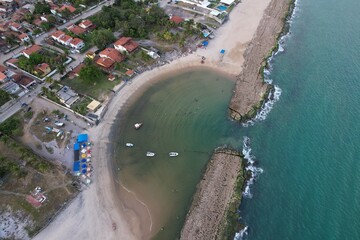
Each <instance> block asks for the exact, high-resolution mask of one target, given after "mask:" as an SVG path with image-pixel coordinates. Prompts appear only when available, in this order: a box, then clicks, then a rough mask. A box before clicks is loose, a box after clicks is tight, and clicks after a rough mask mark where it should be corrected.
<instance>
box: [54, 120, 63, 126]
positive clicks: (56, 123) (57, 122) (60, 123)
mask: <svg viewBox="0 0 360 240" xmlns="http://www.w3.org/2000/svg"><path fill="white" fill-rule="evenodd" d="M55 125H56V126H58V127H62V126H64V123H62V122H59V121H55Z"/></svg>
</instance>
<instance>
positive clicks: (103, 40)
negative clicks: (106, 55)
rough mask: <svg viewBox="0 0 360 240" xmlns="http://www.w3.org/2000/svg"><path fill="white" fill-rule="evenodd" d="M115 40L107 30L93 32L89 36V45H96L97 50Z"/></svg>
mask: <svg viewBox="0 0 360 240" xmlns="http://www.w3.org/2000/svg"><path fill="white" fill-rule="evenodd" d="M115 40H116V38H115V37H114V34H113V33H112V32H111V31H110V30H108V29H98V30H94V31H93V32H92V33H91V34H90V41H91V43H92V44H94V45H96V46H97V47H98V48H99V49H103V48H105V47H106V46H107V45H108V44H109V43H112V42H114V41H115Z"/></svg>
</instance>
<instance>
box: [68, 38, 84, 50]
mask: <svg viewBox="0 0 360 240" xmlns="http://www.w3.org/2000/svg"><path fill="white" fill-rule="evenodd" d="M70 46H71V47H72V48H75V49H77V50H79V49H82V48H83V47H84V46H85V43H84V41H83V40H81V39H80V38H74V39H73V40H71V42H70Z"/></svg>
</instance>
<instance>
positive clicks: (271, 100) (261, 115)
mask: <svg viewBox="0 0 360 240" xmlns="http://www.w3.org/2000/svg"><path fill="white" fill-rule="evenodd" d="M298 2H299V0H295V2H294V9H293V11H292V13H291V16H290V18H289V19H288V20H287V21H286V24H287V25H288V28H289V31H288V32H287V33H285V34H284V35H283V36H281V37H280V39H279V41H278V44H279V45H278V49H277V51H274V52H273V53H272V54H271V56H270V57H269V58H268V59H267V63H268V64H267V68H265V69H264V81H265V82H266V83H268V84H272V83H273V80H272V79H271V71H272V62H273V59H274V57H275V56H276V55H278V54H279V53H282V52H284V51H285V45H286V40H287V39H288V38H289V37H290V36H291V26H292V24H293V20H294V18H295V17H296V16H297V13H298V12H299V11H300V9H299V5H298ZM280 95H281V88H280V87H278V86H276V85H275V86H274V89H273V91H272V92H270V93H269V96H268V99H267V101H266V102H265V103H264V104H263V106H262V107H261V109H260V111H259V112H258V113H257V114H256V116H255V118H253V119H252V120H249V121H247V122H245V123H243V126H244V127H248V126H252V125H254V124H255V123H256V122H258V121H263V120H265V119H266V116H267V115H268V114H269V112H270V111H271V109H272V108H273V106H274V104H275V103H276V102H277V101H278V100H279V99H280ZM242 153H243V155H244V158H245V159H246V160H247V164H248V165H247V167H246V170H249V171H250V172H251V177H250V179H249V180H248V181H247V182H246V186H245V189H244V192H243V196H244V197H246V198H252V193H251V189H250V186H251V185H252V184H254V181H255V180H256V178H257V177H258V176H259V174H261V173H262V172H263V171H264V170H263V169H262V168H259V167H256V166H254V163H255V156H253V155H252V154H251V147H250V138H248V137H246V136H245V137H244V140H243V150H242ZM248 228H249V227H248V226H245V227H244V228H243V229H241V230H240V231H239V232H238V233H236V234H235V236H234V240H243V239H244V237H245V236H247V235H248Z"/></svg>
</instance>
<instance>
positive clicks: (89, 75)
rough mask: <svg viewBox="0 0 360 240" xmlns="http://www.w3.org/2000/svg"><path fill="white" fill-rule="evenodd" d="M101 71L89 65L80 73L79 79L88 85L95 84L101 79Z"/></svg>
mask: <svg viewBox="0 0 360 240" xmlns="http://www.w3.org/2000/svg"><path fill="white" fill-rule="evenodd" d="M101 75H102V73H101V70H100V69H99V68H98V67H96V66H95V65H87V66H85V67H83V68H82V69H81V70H80V72H79V78H80V79H81V80H82V81H84V82H87V83H95V82H96V81H98V80H99V79H100V78H101Z"/></svg>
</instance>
